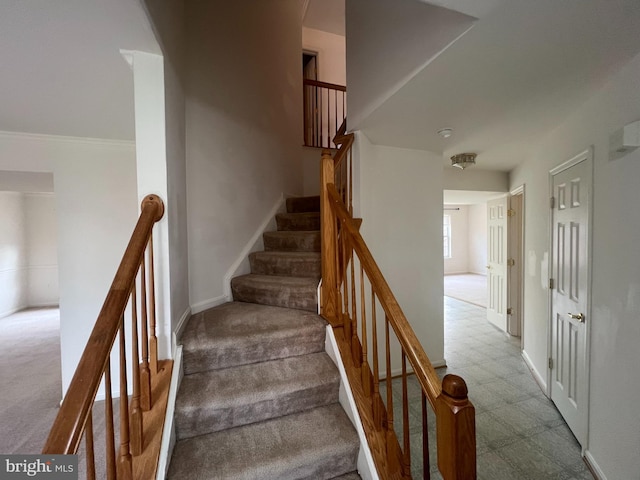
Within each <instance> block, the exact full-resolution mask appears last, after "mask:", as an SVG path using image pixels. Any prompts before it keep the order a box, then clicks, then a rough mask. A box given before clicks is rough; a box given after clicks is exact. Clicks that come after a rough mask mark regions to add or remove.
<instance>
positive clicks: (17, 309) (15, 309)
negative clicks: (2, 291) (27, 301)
mask: <svg viewBox="0 0 640 480" xmlns="http://www.w3.org/2000/svg"><path fill="white" fill-rule="evenodd" d="M27 308H29V306H28V305H24V306H21V307H15V308H12V309H10V310H6V311H4V312H0V318H4V317H8V316H9V315H13V314H14V313H17V312H20V311H21V310H25V309H27Z"/></svg>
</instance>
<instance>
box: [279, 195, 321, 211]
mask: <svg viewBox="0 0 640 480" xmlns="http://www.w3.org/2000/svg"><path fill="white" fill-rule="evenodd" d="M319 211H320V197H297V198H287V212H289V213H304V212H319Z"/></svg>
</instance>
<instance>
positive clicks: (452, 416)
mask: <svg viewBox="0 0 640 480" xmlns="http://www.w3.org/2000/svg"><path fill="white" fill-rule="evenodd" d="M467 393H468V390H467V385H466V383H465V382H464V380H463V379H462V378H461V377H459V376H457V375H450V374H449V375H445V377H444V378H443V379H442V393H441V394H440V395H439V396H438V398H436V418H437V419H438V420H437V422H436V431H437V439H438V468H439V469H440V472H441V473H442V477H443V478H446V479H447V480H449V479H452V480H463V479H466V478H476V422H475V407H474V406H473V405H472V404H471V402H470V401H469V398H468V397H467Z"/></svg>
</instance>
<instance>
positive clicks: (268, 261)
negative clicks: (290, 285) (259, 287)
mask: <svg viewBox="0 0 640 480" xmlns="http://www.w3.org/2000/svg"><path fill="white" fill-rule="evenodd" d="M249 260H250V263H251V273H255V274H258V275H286V276H291V277H309V278H317V279H320V276H321V275H322V263H321V261H320V258H286V257H285V258H270V257H268V256H266V255H254V254H252V255H251V256H250V257H249Z"/></svg>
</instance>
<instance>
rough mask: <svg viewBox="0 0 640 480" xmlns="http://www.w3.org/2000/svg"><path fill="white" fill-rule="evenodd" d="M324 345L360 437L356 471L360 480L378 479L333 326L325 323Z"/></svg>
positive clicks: (342, 398)
mask: <svg viewBox="0 0 640 480" xmlns="http://www.w3.org/2000/svg"><path fill="white" fill-rule="evenodd" d="M324 346H325V350H326V352H327V355H329V357H331V360H333V362H334V363H335V364H336V366H337V367H338V371H339V372H340V398H339V400H340V405H342V408H344V411H345V412H346V414H347V416H348V417H349V419H350V420H351V423H352V424H353V426H354V428H355V429H356V431H357V432H358V437H359V438H360V450H359V452H358V462H357V465H358V473H359V474H360V477H361V478H362V480H379V478H380V477H378V471H377V470H376V467H375V464H374V463H373V456H372V455H371V450H370V449H369V443H368V442H367V437H366V436H365V433H364V429H363V428H362V422H361V420H360V414H359V413H358V407H357V406H356V401H355V399H354V398H353V393H352V392H351V388H350V387H349V380H348V378H347V372H346V370H345V369H344V364H343V363H342V358H341V357H340V355H339V352H340V350H339V349H338V344H337V343H336V337H335V336H334V335H333V328H332V327H331V325H327V335H326V337H325V343H324Z"/></svg>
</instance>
